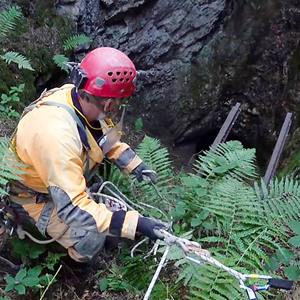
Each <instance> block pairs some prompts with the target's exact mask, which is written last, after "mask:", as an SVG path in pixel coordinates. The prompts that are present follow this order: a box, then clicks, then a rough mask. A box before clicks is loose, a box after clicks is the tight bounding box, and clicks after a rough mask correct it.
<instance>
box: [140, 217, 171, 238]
mask: <svg viewBox="0 0 300 300" xmlns="http://www.w3.org/2000/svg"><path fill="white" fill-rule="evenodd" d="M154 229H164V230H168V229H169V225H168V223H164V222H162V221H160V220H157V219H154V218H146V217H139V220H138V224H137V228H136V231H137V232H139V233H141V234H142V235H144V236H147V237H148V238H150V239H151V240H154V241H155V240H157V239H162V237H161V236H158V235H157V234H156V233H155V231H154Z"/></svg>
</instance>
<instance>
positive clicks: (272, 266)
mask: <svg viewBox="0 0 300 300" xmlns="http://www.w3.org/2000/svg"><path fill="white" fill-rule="evenodd" d="M279 267H280V264H279V262H278V259H276V258H275V257H271V258H270V260H269V262H268V263H267V264H266V268H267V269H269V270H271V271H273V272H274V271H277V270H278V269H279Z"/></svg>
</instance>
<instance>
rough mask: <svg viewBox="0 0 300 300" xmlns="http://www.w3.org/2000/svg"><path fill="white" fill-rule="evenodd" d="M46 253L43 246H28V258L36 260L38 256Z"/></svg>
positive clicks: (33, 244) (34, 244) (32, 244)
mask: <svg viewBox="0 0 300 300" xmlns="http://www.w3.org/2000/svg"><path fill="white" fill-rule="evenodd" d="M45 251H46V247H45V245H39V244H36V243H31V244H30V252H29V257H30V258H38V257H39V255H40V254H42V253H44V252H45Z"/></svg>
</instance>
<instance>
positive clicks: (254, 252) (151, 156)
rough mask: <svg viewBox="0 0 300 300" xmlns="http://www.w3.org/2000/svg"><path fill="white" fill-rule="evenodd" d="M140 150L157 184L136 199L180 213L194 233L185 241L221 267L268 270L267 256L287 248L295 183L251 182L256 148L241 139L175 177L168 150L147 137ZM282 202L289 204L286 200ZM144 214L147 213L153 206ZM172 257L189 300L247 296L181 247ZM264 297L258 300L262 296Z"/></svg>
mask: <svg viewBox="0 0 300 300" xmlns="http://www.w3.org/2000/svg"><path fill="white" fill-rule="evenodd" d="M137 153H138V155H139V156H140V157H141V158H142V159H143V160H144V162H145V163H146V164H147V165H148V166H149V167H150V168H152V169H153V170H155V171H156V172H157V173H158V175H159V176H158V182H157V184H156V186H155V187H153V186H152V185H150V184H149V183H146V182H141V183H138V184H137V186H136V188H135V190H134V193H135V196H136V201H137V202H141V201H142V202H145V203H146V204H151V205H155V206H157V207H159V208H160V209H163V210H164V211H165V212H166V213H168V214H169V216H170V215H172V216H173V217H174V216H176V220H179V222H178V224H175V225H174V228H175V226H177V227H176V230H177V233H184V232H186V231H187V230H189V232H188V233H187V235H188V237H187V238H188V239H191V238H193V239H194V240H197V241H198V242H199V243H201V244H202V246H203V248H207V249H208V250H209V251H210V252H211V254H212V256H213V257H215V258H216V259H217V260H219V261H220V262H221V263H223V264H224V265H226V266H228V267H231V268H233V269H235V270H237V271H239V272H241V273H250V272H251V273H252V272H258V273H264V274H267V273H268V271H266V270H265V269H264V263H266V262H268V259H269V255H271V254H274V253H278V252H279V253H280V252H282V251H283V250H282V248H281V247H282V246H281V244H284V243H285V242H284V241H287V238H288V234H287V232H286V226H284V224H285V223H284V222H283V220H282V217H281V215H282V216H283V218H285V217H286V216H287V217H288V218H290V219H295V218H296V216H299V204H298V201H297V200H298V197H299V193H300V191H299V183H298V182H296V181H293V180H291V179H285V180H284V181H280V182H279V181H276V180H275V181H273V182H271V185H270V189H268V188H267V187H266V186H263V183H262V184H261V186H259V185H258V184H257V183H255V184H254V183H253V180H254V179H256V178H257V175H256V172H255V169H256V168H255V151H254V150H253V149H244V148H243V146H242V144H241V143H240V142H228V143H225V144H221V145H219V147H217V148H215V149H212V150H210V151H207V152H205V153H204V154H203V155H201V156H200V157H199V158H198V160H197V161H196V163H195V165H194V168H195V171H196V172H197V175H196V174H188V175H187V174H182V173H180V174H179V175H178V177H176V176H175V175H174V174H173V172H172V168H171V163H170V161H169V157H168V151H167V150H166V149H164V148H162V147H161V145H160V143H159V141H157V140H155V139H152V138H150V137H147V136H146V137H145V138H144V140H143V141H142V143H141V145H140V146H139V147H138V149H137ZM116 176H119V175H116ZM282 197H283V198H284V199H287V200H288V201H289V202H283V201H282V199H283V198H282ZM141 199H142V200H141ZM174 205H176V207H174ZM173 208H174V210H172V209H173ZM147 210H148V211H147ZM140 212H142V213H143V214H149V209H145V210H144V211H140ZM191 233H193V237H191ZM179 235H181V236H182V234H179ZM163 249H165V247H164V248H163ZM266 249H267V251H266ZM168 258H169V259H170V260H174V261H175V265H176V266H177V267H179V268H180V273H179V275H178V280H177V283H176V284H180V283H182V284H184V285H186V286H188V287H189V289H190V294H189V296H190V298H191V299H210V300H211V299H220V300H221V299H222V300H226V299H244V298H245V297H246V294H245V292H244V291H243V290H241V289H240V288H239V286H238V285H239V282H238V280H236V279H234V278H233V277H232V276H230V275H229V274H228V273H226V272H225V271H224V270H222V269H220V268H218V267H216V266H214V265H209V264H204V265H200V266H198V265H195V264H193V263H191V262H189V261H187V260H185V259H184V257H183V255H182V251H181V250H180V249H178V248H177V247H172V249H171V251H170V253H169V255H168ZM267 294H268V292H266V293H265V294H260V295H259V296H258V297H259V299H265V296H264V295H267Z"/></svg>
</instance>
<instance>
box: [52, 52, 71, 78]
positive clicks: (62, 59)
mask: <svg viewBox="0 0 300 300" xmlns="http://www.w3.org/2000/svg"><path fill="white" fill-rule="evenodd" d="M53 60H54V62H55V64H56V65H57V66H58V67H60V68H61V69H62V70H64V71H66V72H67V73H69V68H68V67H67V66H66V64H65V63H66V62H68V61H69V59H68V58H67V57H66V56H65V55H63V54H57V55H54V56H53Z"/></svg>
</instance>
